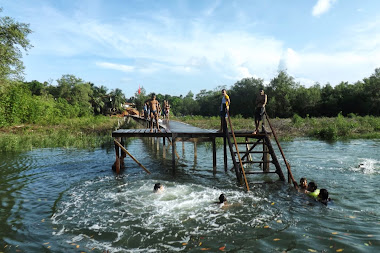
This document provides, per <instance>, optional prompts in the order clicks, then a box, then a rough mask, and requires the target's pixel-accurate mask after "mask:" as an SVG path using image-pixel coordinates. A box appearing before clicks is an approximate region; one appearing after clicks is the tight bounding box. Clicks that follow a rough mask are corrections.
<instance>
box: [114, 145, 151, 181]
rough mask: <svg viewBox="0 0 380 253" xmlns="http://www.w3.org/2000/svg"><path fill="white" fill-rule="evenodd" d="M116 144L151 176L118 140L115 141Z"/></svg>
mask: <svg viewBox="0 0 380 253" xmlns="http://www.w3.org/2000/svg"><path fill="white" fill-rule="evenodd" d="M114 143H115V145H117V146H118V147H119V148H121V150H123V151H124V152H125V153H126V154H128V155H129V156H130V157H131V158H132V159H133V161H135V162H136V163H137V164H138V165H139V166H140V167H141V168H143V169H144V170H145V172H146V173H148V174H150V171H149V170H147V169H146V168H145V167H144V165H142V164H141V163H140V162H139V161H137V159H136V158H135V157H134V156H133V155H131V153H129V152H128V150H126V149H125V148H124V147H123V146H122V145H121V144H120V143H119V142H118V141H117V140H114Z"/></svg>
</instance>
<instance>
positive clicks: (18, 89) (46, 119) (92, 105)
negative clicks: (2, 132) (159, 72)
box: [0, 75, 126, 127]
mask: <svg viewBox="0 0 380 253" xmlns="http://www.w3.org/2000/svg"><path fill="white" fill-rule="evenodd" d="M57 83H58V85H57V86H53V85H49V84H48V83H46V82H45V83H40V82H38V81H32V82H19V81H9V80H8V81H7V80H0V127H3V126H10V125H15V124H21V123H32V124H33V123H38V124H42V125H49V124H50V125H54V124H58V123H61V122H63V121H64V120H65V119H70V118H71V119H72V118H76V117H86V116H93V115H98V114H110V113H113V112H120V111H121V105H122V103H123V102H124V101H125V100H126V99H125V97H124V94H123V93H122V92H121V90H119V89H115V90H112V91H111V92H110V93H107V89H106V88H105V87H104V86H101V87H97V86H95V85H94V84H91V83H88V82H84V81H83V80H82V79H80V78H77V77H75V76H73V75H64V76H62V78H60V79H58V80H57Z"/></svg>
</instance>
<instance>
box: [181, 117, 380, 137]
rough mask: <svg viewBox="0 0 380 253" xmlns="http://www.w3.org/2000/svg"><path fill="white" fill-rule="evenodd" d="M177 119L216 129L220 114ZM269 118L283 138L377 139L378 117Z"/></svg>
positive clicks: (237, 120) (238, 121)
mask: <svg viewBox="0 0 380 253" xmlns="http://www.w3.org/2000/svg"><path fill="white" fill-rule="evenodd" d="M176 119H177V120H179V121H182V122H185V123H188V124H191V125H193V126H197V127H200V128H209V129H219V126H220V118H219V117H201V116H186V117H181V118H176ZM270 121H271V124H272V126H273V127H274V129H275V131H276V133H277V135H278V137H279V138H280V139H283V140H284V139H293V138H296V137H309V138H316V139H321V140H329V141H331V140H342V139H380V117H373V116H365V117H360V116H355V115H350V116H349V117H343V116H342V115H338V116H337V117H335V118H326V117H322V118H309V117H307V118H301V117H299V116H298V115H295V116H293V118H291V119H280V118H275V119H271V120H270ZM232 124H233V127H234V129H235V130H252V131H253V130H254V120H253V119H252V118H248V119H245V118H242V117H233V118H232ZM267 125H268V124H267ZM268 127H269V125H268Z"/></svg>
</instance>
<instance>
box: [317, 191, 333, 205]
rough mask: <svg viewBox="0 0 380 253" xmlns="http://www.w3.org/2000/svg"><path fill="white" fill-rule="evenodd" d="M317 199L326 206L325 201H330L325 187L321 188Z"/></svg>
mask: <svg viewBox="0 0 380 253" xmlns="http://www.w3.org/2000/svg"><path fill="white" fill-rule="evenodd" d="M317 200H318V201H319V202H321V203H322V204H324V205H326V206H327V203H328V202H330V201H331V199H330V198H329V192H328V191H327V190H326V189H321V190H320V191H319V194H318V198H317Z"/></svg>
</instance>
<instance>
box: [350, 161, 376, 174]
mask: <svg viewBox="0 0 380 253" xmlns="http://www.w3.org/2000/svg"><path fill="white" fill-rule="evenodd" d="M350 169H351V170H352V171H356V172H360V173H364V174H377V173H380V161H378V160H375V159H369V158H360V159H359V162H358V165H357V166H355V167H351V168H350Z"/></svg>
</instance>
